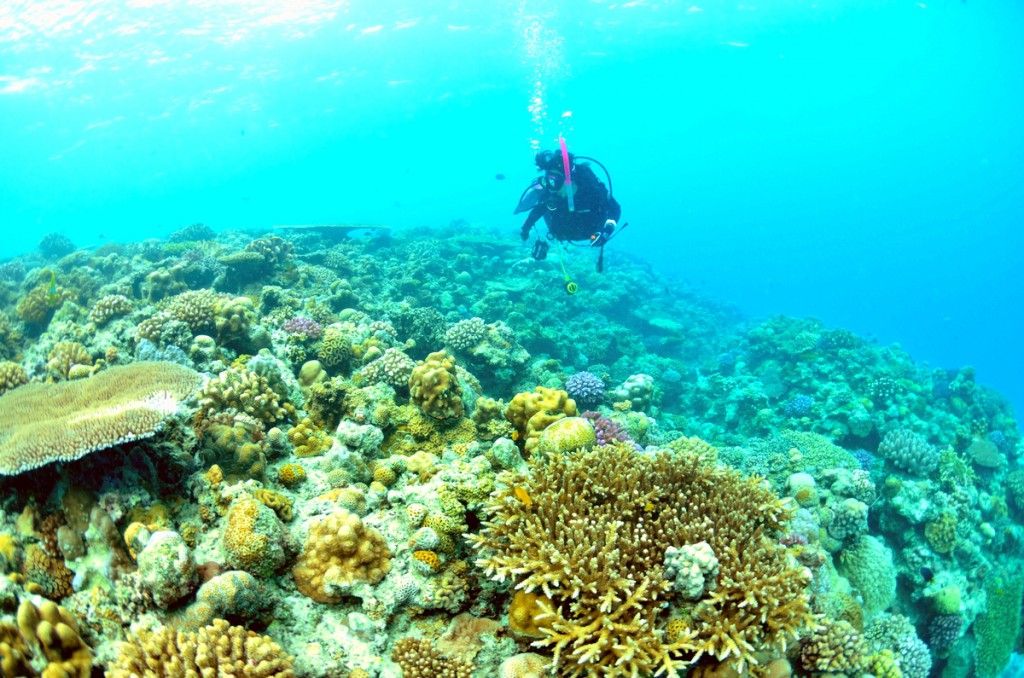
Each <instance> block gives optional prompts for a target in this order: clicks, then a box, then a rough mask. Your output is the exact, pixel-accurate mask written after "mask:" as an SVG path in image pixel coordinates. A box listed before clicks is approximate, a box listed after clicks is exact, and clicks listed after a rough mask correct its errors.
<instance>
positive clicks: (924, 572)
mask: <svg viewBox="0 0 1024 678" xmlns="http://www.w3.org/2000/svg"><path fill="white" fill-rule="evenodd" d="M921 576H922V577H923V578H924V580H925V581H931V580H932V579H935V573H934V572H933V571H932V568H930V567H928V566H925V567H922V568H921Z"/></svg>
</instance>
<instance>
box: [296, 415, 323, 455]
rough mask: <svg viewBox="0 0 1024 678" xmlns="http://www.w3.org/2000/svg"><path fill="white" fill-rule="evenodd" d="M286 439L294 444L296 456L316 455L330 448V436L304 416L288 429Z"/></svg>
mask: <svg viewBox="0 0 1024 678" xmlns="http://www.w3.org/2000/svg"><path fill="white" fill-rule="evenodd" d="M288 440H289V441H291V444H292V445H294V446H295V456H296V457H316V456H318V455H321V454H323V453H324V452H326V451H327V450H329V449H331V442H332V441H331V437H330V436H329V435H327V434H326V433H324V432H323V431H321V430H320V429H318V428H317V427H316V425H315V424H313V420H311V419H310V418H308V417H306V418H303V419H302V421H300V422H299V423H297V424H296V425H295V426H293V427H292V428H290V429H288Z"/></svg>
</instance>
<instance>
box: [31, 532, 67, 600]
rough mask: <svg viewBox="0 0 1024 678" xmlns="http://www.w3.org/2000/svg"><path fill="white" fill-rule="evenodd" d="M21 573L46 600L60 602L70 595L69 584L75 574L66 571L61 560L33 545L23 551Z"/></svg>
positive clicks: (65, 566)
mask: <svg viewBox="0 0 1024 678" xmlns="http://www.w3.org/2000/svg"><path fill="white" fill-rule="evenodd" d="M21 573H22V574H23V575H25V579H27V580H28V581H30V582H32V583H33V584H35V585H36V590H38V591H39V593H41V594H42V595H45V596H46V597H47V598H51V599H53V600H61V599H62V598H66V597H67V596H70V595H71V593H72V588H71V583H72V580H73V579H74V578H75V573H74V572H72V571H71V570H69V569H68V567H67V565H65V564H64V559H63V558H60V557H57V556H51V555H50V554H48V553H47V552H46V551H44V550H43V549H42V548H40V547H39V546H37V545H35V544H33V545H31V546H29V547H28V548H27V549H25V561H24V562H23V563H22V565H21Z"/></svg>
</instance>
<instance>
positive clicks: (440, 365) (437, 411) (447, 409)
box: [409, 351, 463, 421]
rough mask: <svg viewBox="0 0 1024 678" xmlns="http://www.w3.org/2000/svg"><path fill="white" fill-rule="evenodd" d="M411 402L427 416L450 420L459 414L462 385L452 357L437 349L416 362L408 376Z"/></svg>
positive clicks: (461, 410) (461, 409) (460, 411)
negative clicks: (424, 358)
mask: <svg viewBox="0 0 1024 678" xmlns="http://www.w3.org/2000/svg"><path fill="white" fill-rule="evenodd" d="M409 396H410V399H411V400H412V403H413V404H414V405H416V407H418V408H419V409H420V411H421V412H422V413H423V414H425V415H426V416H428V417H430V418H432V419H437V420H441V421H451V420H454V419H458V418H459V417H461V416H462V412H463V406H462V389H461V388H460V387H459V383H458V380H457V378H456V372H455V358H453V357H452V356H450V355H448V354H447V353H446V352H445V351H437V352H435V353H431V354H430V355H428V356H427V357H426V360H421V361H419V362H418V363H416V367H415V368H414V369H413V371H412V376H410V377H409Z"/></svg>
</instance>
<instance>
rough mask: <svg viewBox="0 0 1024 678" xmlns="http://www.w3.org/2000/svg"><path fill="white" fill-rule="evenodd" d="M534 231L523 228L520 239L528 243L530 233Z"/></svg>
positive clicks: (527, 227)
mask: <svg viewBox="0 0 1024 678" xmlns="http://www.w3.org/2000/svg"><path fill="white" fill-rule="evenodd" d="M531 230H533V229H532V228H531V227H530V226H523V227H522V228H521V229H519V237H520V238H522V240H523V242H526V241H527V240H529V238H530V231H531Z"/></svg>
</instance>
